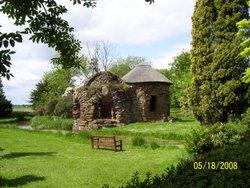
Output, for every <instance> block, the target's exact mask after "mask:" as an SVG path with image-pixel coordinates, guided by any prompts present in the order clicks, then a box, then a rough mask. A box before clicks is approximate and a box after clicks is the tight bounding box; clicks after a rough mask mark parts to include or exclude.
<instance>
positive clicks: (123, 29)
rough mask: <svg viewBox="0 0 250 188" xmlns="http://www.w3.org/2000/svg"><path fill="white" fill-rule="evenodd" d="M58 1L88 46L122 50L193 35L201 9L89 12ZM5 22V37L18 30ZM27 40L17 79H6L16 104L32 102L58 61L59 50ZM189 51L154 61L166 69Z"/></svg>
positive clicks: (139, 7) (139, 3) (100, 6)
mask: <svg viewBox="0 0 250 188" xmlns="http://www.w3.org/2000/svg"><path fill="white" fill-rule="evenodd" d="M58 2H59V3H63V4H65V5H66V7H67V8H68V9H69V11H68V14H67V15H65V16H64V17H65V18H66V19H67V20H68V21H69V23H70V25H71V26H73V27H74V28H75V34H76V36H77V37H78V38H79V39H80V40H81V41H82V42H86V41H100V40H105V41H110V42H111V43H116V44H118V45H122V44H129V45H131V44H132V45H133V44H142V45H150V46H152V45H154V42H159V41H163V40H166V39H168V38H170V37H173V36H178V35H179V34H183V33H190V31H191V15H192V13H193V8H194V4H195V0H178V1H171V0H157V1H155V3H154V4H152V5H148V3H146V2H145V1H144V0H136V1H135V0H99V1H98V2H97V7H96V8H94V9H91V8H90V9H87V8H83V7H82V6H73V5H72V1H58ZM0 20H1V25H2V26H3V27H2V28H0V30H1V32H3V31H4V32H10V31H15V30H16V27H14V26H13V22H12V21H10V20H9V19H8V18H7V16H5V15H2V14H0ZM27 38H28V36H27V37H25V41H24V42H23V43H22V44H17V45H16V46H15V49H14V50H15V51H16V54H15V55H14V56H13V58H12V64H13V65H12V68H11V72H12V73H13V74H14V76H15V77H14V78H11V80H10V81H7V80H5V79H3V83H4V90H5V93H6V96H7V98H8V99H9V100H12V102H13V103H14V104H23V103H27V101H28V98H29V94H30V91H31V90H32V89H34V86H35V84H36V83H37V82H38V81H39V80H40V79H41V78H42V75H43V74H44V72H45V71H48V70H49V69H50V65H49V62H50V59H51V58H52V57H54V56H55V52H54V50H53V49H49V48H48V47H47V46H46V45H42V44H33V43H32V42H31V41H29V40H28V39H27ZM139 46H140V45H139ZM155 48H156V49H157V46H155ZM183 48H185V49H186V50H187V49H188V48H186V46H185V45H180V46H178V45H177V46H173V47H172V48H171V49H169V50H168V51H167V52H166V53H163V54H162V55H161V56H160V57H159V58H156V59H155V60H153V65H154V66H155V68H166V66H167V63H169V62H171V61H172V58H173V57H174V56H176V55H177V53H181V51H182V49H183ZM118 53H119V52H118ZM135 53H136V48H135Z"/></svg>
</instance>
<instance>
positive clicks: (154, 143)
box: [150, 141, 160, 150]
mask: <svg viewBox="0 0 250 188" xmlns="http://www.w3.org/2000/svg"><path fill="white" fill-rule="evenodd" d="M150 146H151V148H152V149H153V150H155V149H158V148H160V145H159V144H158V143H157V142H155V141H152V142H151V143H150Z"/></svg>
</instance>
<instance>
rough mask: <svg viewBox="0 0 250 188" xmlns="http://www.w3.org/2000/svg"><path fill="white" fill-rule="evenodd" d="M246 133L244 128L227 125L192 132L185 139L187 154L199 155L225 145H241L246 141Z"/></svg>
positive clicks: (217, 125)
mask: <svg viewBox="0 0 250 188" xmlns="http://www.w3.org/2000/svg"><path fill="white" fill-rule="evenodd" d="M246 131H247V128H246V126H242V125H240V124H236V125H235V124H229V123H228V124H216V125H214V126H211V127H207V128H201V129H200V130H193V132H192V134H191V135H189V136H187V138H186V149H187V151H188V152H189V153H195V154H200V153H206V152H208V151H211V150H216V149H219V148H224V147H225V146H226V145H231V146H233V145H241V144H242V143H243V141H244V140H246V137H247V134H246Z"/></svg>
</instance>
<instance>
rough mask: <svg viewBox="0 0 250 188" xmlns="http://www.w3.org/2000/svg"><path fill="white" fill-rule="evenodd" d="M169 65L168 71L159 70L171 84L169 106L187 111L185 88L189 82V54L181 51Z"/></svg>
mask: <svg viewBox="0 0 250 188" xmlns="http://www.w3.org/2000/svg"><path fill="white" fill-rule="evenodd" d="M170 65H171V68H170V69H169V70H161V72H162V73H163V74H164V75H165V76H166V77H167V78H169V79H170V80H171V81H172V82H173V85H172V86H171V92H170V98H171V99H170V101H171V106H172V107H182V108H183V109H186V110H188V108H189V106H188V99H187V88H188V86H189V84H190V80H191V71H190V65H191V58H190V53H189V52H185V51H183V52H182V53H181V54H180V55H177V56H176V57H175V58H174V61H173V62H172V63H171V64H170Z"/></svg>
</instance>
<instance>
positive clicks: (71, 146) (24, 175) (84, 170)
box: [0, 128, 188, 188]
mask: <svg viewBox="0 0 250 188" xmlns="http://www.w3.org/2000/svg"><path fill="white" fill-rule="evenodd" d="M0 149H1V150H0V155H1V156H0V157H1V158H0V167H1V171H0V177H1V178H0V183H1V184H2V185H3V184H5V185H6V184H7V185H8V186H23V187H91V188H92V187H93V188H94V187H101V186H102V185H103V184H105V183H107V184H109V185H110V186H113V187H118V186H119V185H122V184H124V183H125V182H126V181H128V180H129V179H130V178H131V176H132V175H133V173H134V172H135V171H138V172H140V174H141V175H144V176H145V174H146V172H147V171H151V172H152V173H153V174H156V173H158V174H161V173H162V172H163V171H164V169H165V168H166V167H168V166H170V165H171V164H174V165H175V164H177V163H178V162H179V161H180V160H181V159H184V158H187V157H188V154H187V153H186V151H185V149H184V147H183V145H166V146H164V147H161V148H159V149H156V150H152V149H151V148H145V147H142V148H140V147H134V146H132V145H131V144H129V143H127V142H126V140H125V141H124V150H125V151H122V152H114V151H112V150H104V149H99V150H98V149H94V150H92V149H91V145H90V143H89V140H84V139H83V141H82V142H76V141H75V140H74V139H71V138H70V137H69V138H68V139H65V136H58V135H56V134H51V133H42V132H30V131H23V130H17V129H5V128H0ZM1 184H0V185H1Z"/></svg>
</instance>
